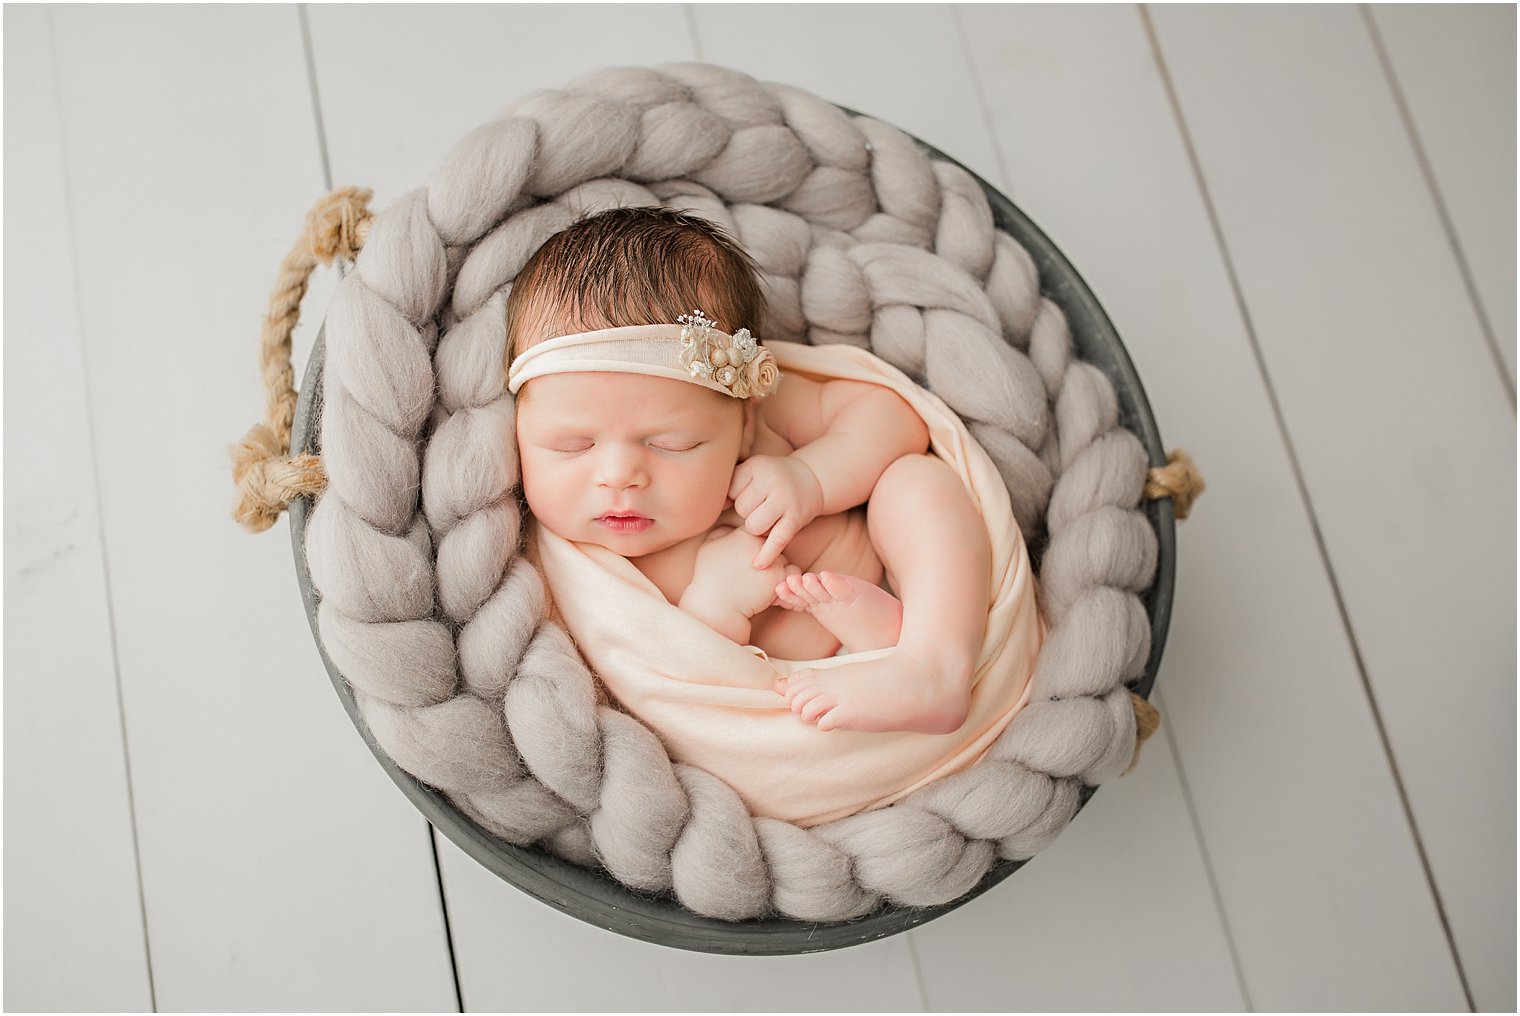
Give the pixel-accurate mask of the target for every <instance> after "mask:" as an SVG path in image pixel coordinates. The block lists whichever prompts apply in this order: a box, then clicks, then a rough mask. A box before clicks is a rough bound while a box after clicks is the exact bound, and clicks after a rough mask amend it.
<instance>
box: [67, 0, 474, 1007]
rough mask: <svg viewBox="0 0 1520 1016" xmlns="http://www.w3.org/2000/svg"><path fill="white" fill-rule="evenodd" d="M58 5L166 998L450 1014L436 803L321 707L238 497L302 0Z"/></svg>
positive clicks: (299, 194)
mask: <svg viewBox="0 0 1520 1016" xmlns="http://www.w3.org/2000/svg"><path fill="white" fill-rule="evenodd" d="M53 15H54V18H55V21H56V35H57V50H58V59H59V80H60V82H61V85H62V88H61V94H60V97H59V101H60V108H61V115H62V120H63V124H64V132H65V142H66V143H65V151H66V153H67V157H68V158H67V166H66V173H67V178H68V179H69V181H70V186H71V197H72V202H73V204H72V208H71V214H72V216H73V218H74V221H75V222H76V223H77V235H78V237H79V242H78V244H77V245H76V254H77V262H78V280H79V319H80V328H81V330H82V334H83V339H84V353H85V374H86V379H87V385H88V397H89V400H90V406H91V410H92V413H93V417H94V421H95V441H96V452H97V457H98V460H99V463H100V470H99V483H100V500H101V504H102V515H103V522H104V533H105V557H106V561H107V565H108V567H109V570H110V575H111V594H112V609H113V611H114V615H115V618H116V622H117V648H118V654H119V665H120V670H121V682H122V689H123V704H124V707H125V714H126V729H127V734H128V745H129V748H130V750H131V768H132V778H133V792H134V795H135V800H136V804H137V819H138V831H139V838H140V844H141V853H142V874H143V885H144V893H145V896H146V900H147V923H148V932H149V941H150V943H151V946H152V953H153V972H154V978H155V984H156V988H157V1002H158V1005H159V1006H160V1007H162V1008H166V1009H354V1008H359V1009H371V1008H373V1009H387V1010H389V1009H398V1008H399V1009H437V1008H442V1007H452V1006H453V1001H454V992H453V984H452V977H451V975H450V971H449V967H448V957H447V953H446V949H445V942H444V936H443V933H442V927H441V920H440V909H439V905H438V897H437V888H436V877H435V874H434V868H433V864H432V858H431V850H430V848H429V845H428V840H427V828H426V824H425V823H424V822H423V821H422V820H421V819H420V818H419V817H418V816H417V814H416V813H415V812H414V811H413V810H412V809H411V808H410V807H409V806H407V804H406V802H405V800H404V799H403V798H402V797H401V795H400V794H398V793H397V792H396V791H395V789H394V788H393V787H392V786H391V785H390V783H389V781H388V780H387V779H386V778H385V777H384V775H383V773H382V772H381V770H380V769H379V768H378V767H377V766H375V764H374V762H373V760H372V759H371V757H370V755H369V752H368V750H367V749H366V748H365V747H364V745H363V743H362V741H361V740H360V738H359V737H358V735H357V734H356V733H355V731H354V730H353V728H352V726H351V725H350V724H349V722H348V719H347V717H346V715H345V714H344V712H343V710H342V709H341V708H340V707H339V705H338V703H337V702H335V701H334V696H333V693H332V690H331V688H330V686H329V684H328V682H327V679H326V676H325V675H324V673H323V671H322V667H321V664H320V662H319V660H318V658H317V654H316V653H315V651H314V649H313V647H312V644H311V638H310V634H309V632H308V631H307V627H306V621H305V617H304V614H303V611H302V607H301V603H300V598H299V596H298V595H297V594H296V588H295V583H294V580H293V577H292V574H291V572H292V567H291V561H290V558H289V553H290V551H289V545H288V542H287V541H286V539H285V536H284V527H283V526H281V527H279V528H278V529H277V530H274V531H272V532H270V533H266V534H263V535H262V536H259V537H255V536H251V535H249V534H248V533H246V532H244V531H243V530H241V529H239V528H238V527H237V526H236V525H235V524H234V523H233V522H232V520H231V518H230V510H231V505H232V500H233V488H232V482H231V469H230V465H229V462H228V459H227V455H226V450H225V445H227V444H229V443H231V442H233V441H236V440H237V439H238V438H240V437H241V435H242V433H243V432H244V431H245V430H246V429H247V427H248V426H249V425H250V424H251V423H252V422H254V420H256V419H257V418H258V417H259V415H260V412H261V408H260V407H261V402H262V393H261V390H260V388H259V385H258V381H257V376H258V375H257V370H256V363H257V335H258V326H259V319H260V315H261V314H262V313H263V309H264V300H265V298H266V294H267V287H268V286H269V285H270V284H271V282H272V280H273V276H274V270H275V267H276V265H277V264H278V262H279V260H280V258H281V257H282V256H283V255H284V253H285V251H286V250H287V249H288V247H289V245H290V243H291V241H292V240H293V238H294V237H295V235H297V233H298V232H299V230H300V227H301V216H302V214H303V213H304V211H305V209H306V207H307V206H308V205H309V204H310V201H311V199H312V197H313V195H314V192H320V188H321V177H320V168H319V162H318V159H317V155H316V145H315V131H314V129H313V124H312V117H311V101H310V96H309V93H308V86H307V82H306V75H305V70H304V60H303V56H302V43H301V37H300V31H299V25H298V22H297V17H296V12H295V11H294V10H293V9H290V8H277V7H266V8H249V7H241V8H240V7H201V8H194V7H177V8H136V9H134V8H81V7H71V8H59V9H57V10H55V11H54V12H53ZM123 40H130V44H128V45H123Z"/></svg>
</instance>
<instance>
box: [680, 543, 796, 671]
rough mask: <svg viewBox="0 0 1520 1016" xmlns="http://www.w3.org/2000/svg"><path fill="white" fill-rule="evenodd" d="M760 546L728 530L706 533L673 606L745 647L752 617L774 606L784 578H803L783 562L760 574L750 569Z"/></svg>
mask: <svg viewBox="0 0 1520 1016" xmlns="http://www.w3.org/2000/svg"><path fill="white" fill-rule="evenodd" d="M763 542H764V541H763V540H761V539H760V537H758V536H752V535H751V534H749V533H746V532H745V531H744V530H742V529H730V528H728V527H727V526H719V527H718V528H716V529H714V530H713V531H712V532H711V533H708V534H707V539H706V541H704V542H703V544H702V546H701V548H700V549H699V550H698V551H697V564H696V570H695V571H694V572H693V574H692V577H691V582H690V584H688V585H687V587H686V591H685V592H683V593H682V594H681V602H680V603H678V604H677V606H678V607H680V608H681V609H682V610H684V611H686V612H687V613H688V614H690V615H692V616H693V617H695V618H696V619H697V620H699V621H701V622H703V623H704V624H706V625H707V626H708V627H710V628H712V629H713V630H714V631H716V632H717V633H718V634H720V635H722V636H724V637H725V638H728V639H732V640H733V641H735V642H737V643H739V644H740V645H741V646H742V645H748V644H749V639H750V618H752V617H754V616H755V615H756V614H758V613H760V612H761V611H763V610H765V609H766V608H768V607H770V606H771V605H772V604H773V603H775V602H776V586H777V585H778V584H779V583H781V582H783V581H785V580H786V577H787V576H788V575H797V574H800V573H801V569H800V568H798V567H797V566H796V565H792V564H788V563H787V560H786V558H784V557H777V558H776V561H775V563H774V564H772V565H771V566H770V567H769V568H766V569H764V570H758V569H755V568H752V567H750V562H751V561H752V560H753V559H754V556H755V553H756V551H758V550H759V549H760V547H761V545H762V544H763ZM767 583H768V584H767Z"/></svg>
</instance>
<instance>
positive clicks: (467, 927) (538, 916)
mask: <svg viewBox="0 0 1520 1016" xmlns="http://www.w3.org/2000/svg"><path fill="white" fill-rule="evenodd" d="M445 844H446V845H444V846H443V847H442V848H441V849H440V852H439V853H440V856H441V857H442V860H443V875H444V885H445V887H446V889H447V892H448V897H449V918H450V922H451V925H452V927H453V929H454V948H455V952H456V955H457V958H458V963H459V982H460V993H461V995H462V996H463V998H464V1008H465V1011H466V1012H502V1011H515V1012H534V1011H544V1012H640V1011H642V1012H701V1011H707V1012H921V1011H922V1010H923V1006H922V1003H921V1002H920V1000H919V990H918V983H917V981H916V979H915V977H914V970H913V959H912V956H911V955H910V954H909V951H908V939H907V936H905V935H895V936H893V937H891V938H888V939H884V940H882V941H880V942H872V943H868V944H865V945H858V946H852V947H850V948H848V949H840V950H835V951H833V952H827V953H816V954H813V955H808V956H715V955H709V954H707V953H695V952H685V951H682V950H678V949H669V948H666V947H664V946H657V945H651V944H649V943H647V942H640V941H637V940H635V939H631V938H627V937H626V936H623V935H618V934H615V933H613V932H610V931H605V930H603V929H601V928H597V927H595V926H593V925H590V924H587V923H585V922H584V921H580V920H577V919H576V918H573V917H569V916H567V915H565V914H562V913H560V912H559V911H558V910H555V909H553V908H552V907H549V906H546V905H545V904H542V903H540V902H538V901H537V900H535V899H533V898H531V897H529V896H527V895H526V894H524V893H522V892H519V891H518V890H517V889H514V888H513V887H512V886H510V885H508V884H507V883H505V882H503V881H502V880H501V879H498V878H497V877H496V876H494V875H492V874H491V873H490V872H488V871H486V869H484V868H482V867H481V866H480V865H479V864H476V863H475V861H474V860H473V859H471V858H470V857H469V856H468V855H466V854H464V853H463V852H462V851H460V850H459V848H457V847H455V846H454V845H453V844H452V843H447V841H445ZM954 918H955V915H954V914H951V915H948V916H946V917H945V918H942V920H947V921H948V920H954ZM588 972H589V973H590V974H591V976H587V975H588Z"/></svg>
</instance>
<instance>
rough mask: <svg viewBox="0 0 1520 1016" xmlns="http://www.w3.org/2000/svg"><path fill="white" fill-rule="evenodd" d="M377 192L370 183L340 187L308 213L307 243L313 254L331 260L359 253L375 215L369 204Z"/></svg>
mask: <svg viewBox="0 0 1520 1016" xmlns="http://www.w3.org/2000/svg"><path fill="white" fill-rule="evenodd" d="M373 194H374V192H373V191H371V190H370V189H369V188H368V187H351V186H350V187H339V188H338V189H337V190H335V191H333V192H332V193H331V194H329V195H327V197H325V198H323V199H322V200H321V201H319V202H318V203H317V205H316V206H315V207H314V208H312V210H311V211H309V212H307V213H306V246H307V249H309V250H310V251H311V254H312V256H313V257H315V258H316V259H317V260H318V261H320V262H322V263H323V264H331V263H332V260H333V259H334V258H342V259H343V260H344V261H352V260H354V258H355V257H357V256H358V253H359V248H361V247H363V246H364V240H365V238H366V237H367V236H368V235H369V224H370V220H371V219H372V218H373V217H374V216H372V215H371V214H370V211H369V209H368V208H366V207H365V206H366V205H367V204H368V203H369V199H370V198H371V197H372V196H373Z"/></svg>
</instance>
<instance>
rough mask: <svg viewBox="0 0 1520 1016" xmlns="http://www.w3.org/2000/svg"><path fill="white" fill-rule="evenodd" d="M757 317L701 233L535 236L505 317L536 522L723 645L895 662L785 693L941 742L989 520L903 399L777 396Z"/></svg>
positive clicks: (981, 585)
mask: <svg viewBox="0 0 1520 1016" xmlns="http://www.w3.org/2000/svg"><path fill="white" fill-rule="evenodd" d="M704 310H705V311H711V312H712V315H713V316H712V317H711V318H708V317H707V316H706V314H704V313H702V311H704ZM763 315H764V299H763V296H762V294H761V290H760V287H759V282H758V271H757V269H756V267H755V266H754V264H753V262H752V261H751V260H750V259H749V258H748V256H747V255H746V254H745V253H744V252H743V250H742V249H741V248H739V247H738V246H737V245H736V244H734V243H733V241H731V240H730V239H729V238H728V237H727V236H726V235H724V234H723V233H722V232H721V231H720V230H719V229H717V228H716V227H714V226H712V225H711V224H709V223H707V222H706V221H705V220H702V219H699V218H696V217H693V216H687V215H684V214H681V213H679V212H674V211H670V210H666V209H655V208H628V209H621V208H620V209H613V210H611V211H607V212H603V213H601V214H599V215H595V216H591V217H589V218H586V219H583V220H581V221H579V222H577V223H575V224H574V225H572V226H571V227H570V228H568V229H566V230H564V231H562V232H560V233H558V234H556V235H554V236H553V237H551V238H550V239H549V240H548V241H547V242H546V243H545V244H544V246H543V247H541V248H540V249H539V251H538V252H537V253H536V254H535V255H534V256H533V258H532V259H531V260H530V261H529V262H528V264H527V265H526V266H525V267H524V268H523V270H522V272H520V273H519V275H518V277H517V280H516V282H515V283H514V286H513V289H512V292H511V294H510V297H509V299H508V303H507V334H508V350H509V353H508V355H509V363H510V372H509V387H510V390H511V391H512V392H513V393H514V394H515V395H516V396H517V442H518V450H519V454H520V461H521V468H522V482H523V493H524V497H525V499H526V501H527V503H528V507H529V510H530V511H531V512H532V514H533V516H534V517H535V518H536V519H537V521H538V524H539V525H542V526H545V527H547V528H548V529H549V530H550V531H551V532H553V533H554V534H555V535H557V536H560V537H562V538H564V539H566V540H569V541H573V542H576V543H590V544H595V545H597V546H600V547H604V548H606V549H608V550H611V551H612V552H614V553H616V554H618V555H621V556H622V557H625V558H627V559H628V560H629V561H630V562H631V563H632V564H633V565H634V566H635V567H636V568H637V569H638V570H639V571H640V572H642V573H643V574H644V575H645V576H646V577H648V579H649V580H650V581H651V582H653V583H654V585H655V586H656V587H657V588H658V589H659V590H660V592H661V593H663V594H664V596H665V598H666V599H667V600H668V601H669V602H671V603H673V604H676V605H678V606H679V607H680V608H681V609H683V610H685V611H687V612H688V613H691V614H692V615H694V616H696V617H698V618H700V619H702V620H703V621H704V622H706V623H707V624H709V625H710V626H712V627H713V628H714V629H715V630H717V631H718V632H720V633H722V634H723V635H725V636H727V637H728V638H730V639H733V640H734V641H735V642H737V643H740V644H752V645H755V646H758V647H759V648H761V649H763V650H765V651H766V652H767V653H768V654H770V655H772V656H775V657H778V658H783V659H819V658H822V657H826V656H830V655H833V654H834V653H836V652H837V651H839V650H840V649H841V648H843V649H844V650H846V651H849V652H860V651H864V650H869V649H880V648H886V647H895V648H894V649H893V650H892V652H890V653H888V654H887V655H885V656H883V657H881V658H879V659H873V660H870V661H867V662H861V663H855V664H849V665H845V666H839V667H833V668H830V669H826V670H809V669H803V670H799V671H797V672H795V673H793V674H792V675H791V676H790V677H778V678H777V680H776V686H775V688H776V691H777V692H778V693H779V694H782V695H784V696H785V697H786V700H787V702H788V703H789V705H790V707H791V709H792V711H793V712H795V713H796V714H797V715H798V716H799V717H800V718H801V719H802V720H803V721H805V722H808V723H814V724H816V725H817V726H818V728H819V729H820V730H830V729H849V730H862V731H904V730H906V731H919V732H924V733H949V732H952V731H955V730H957V729H958V728H959V727H960V726H961V725H962V724H963V723H964V721H965V719H966V715H967V708H968V703H969V698H970V689H971V680H972V676H973V669H974V664H975V661H976V658H977V654H978V652H979V651H980V649H981V646H982V640H983V635H984V633H985V623H986V611H987V598H988V588H989V582H990V572H991V559H990V550H989V547H988V544H987V539H986V535H985V531H984V528H983V525H982V522H981V519H980V517H979V516H978V514H977V511H976V509H975V507H974V506H973V505H972V503H971V500H970V498H969V497H968V496H967V494H966V491H965V488H964V487H963V485H962V482H961V480H960V479H959V478H958V477H957V476H956V474H955V473H954V472H953V471H952V470H951V469H950V468H949V467H948V466H946V465H945V464H944V463H943V462H941V461H940V460H938V459H937V458H934V457H933V456H931V455H928V454H926V452H927V451H928V431H927V428H926V427H925V425H924V423H923V420H922V419H921V418H920V417H919V416H918V414H917V413H915V412H914V410H913V409H912V408H911V407H910V406H908V404H907V403H906V402H904V401H903V400H902V399H901V398H900V397H898V396H897V395H896V394H895V393H893V392H891V391H890V390H888V389H886V388H884V387H881V386H878V385H872V384H866V383H862V382H855V381H844V380H831V381H827V382H817V381H813V380H811V379H808V378H806V377H803V376H801V375H795V374H793V375H789V376H787V377H786V378H785V379H784V380H783V379H779V378H778V377H777V372H776V370H775V365H774V363H773V361H771V359H770V356H769V353H768V352H767V351H765V350H764V349H763V347H759V346H758V345H757V344H756V343H755V342H754V340H753V338H752V337H751V336H750V334H749V332H748V329H747V328H745V327H741V325H743V324H745V323H754V324H757V325H758V324H759V323H760V322H761V321H763ZM778 381H780V382H781V383H779V384H778ZM862 505H864V509H863V510H862V509H861V507H860V506H862ZM883 577H885V579H886V581H887V583H888V585H889V586H890V587H891V589H892V590H894V591H895V593H896V595H895V596H894V595H893V594H892V593H889V592H887V591H886V590H885V589H883V588H881V586H880V582H881V580H882V578H883Z"/></svg>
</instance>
